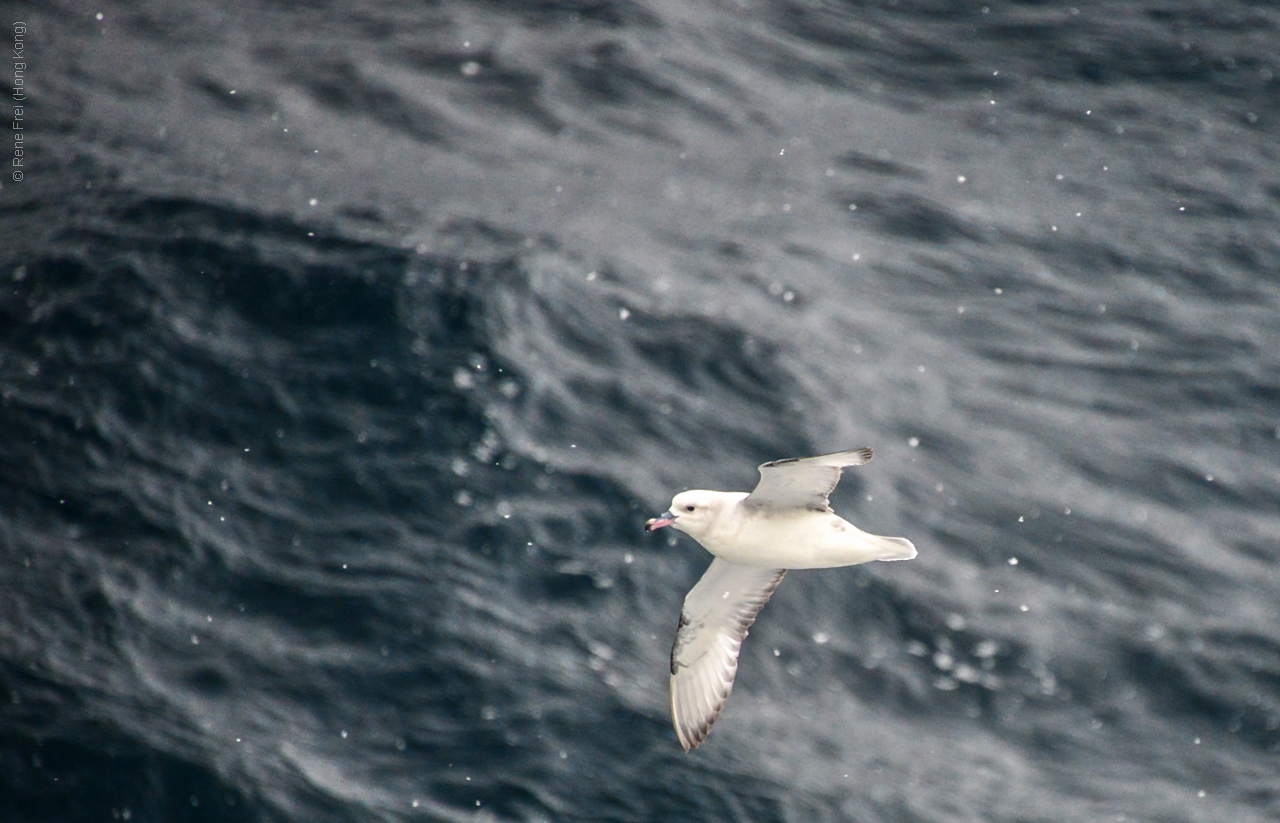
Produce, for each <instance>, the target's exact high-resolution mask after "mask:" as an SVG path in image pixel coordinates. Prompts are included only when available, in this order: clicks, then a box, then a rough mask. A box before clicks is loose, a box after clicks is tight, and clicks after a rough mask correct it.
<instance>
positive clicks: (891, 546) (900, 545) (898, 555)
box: [872, 535, 916, 560]
mask: <svg viewBox="0 0 1280 823" xmlns="http://www.w3.org/2000/svg"><path fill="white" fill-rule="evenodd" d="M872 537H874V538H875V543H876V560H910V559H911V558H913V557H915V556H916V547H915V546H914V545H912V543H911V541H910V540H908V539H907V538H905V537H881V536H880V535H872Z"/></svg>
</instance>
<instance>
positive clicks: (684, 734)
mask: <svg viewBox="0 0 1280 823" xmlns="http://www.w3.org/2000/svg"><path fill="white" fill-rule="evenodd" d="M786 573H787V570H786V569H757V568H753V567H751V566H740V565H738V564H737V563H730V562H728V561H726V560H721V559H720V558H718V557H717V558H716V559H715V560H712V561H711V566H710V567H709V568H708V569H707V571H706V573H705V574H703V575H702V579H701V580H699V581H698V583H697V585H695V586H694V587H693V589H692V590H690V592H689V594H688V596H686V597H685V599H684V608H683V609H682V610H681V612H680V627H679V629H678V630H677V631H676V641H675V644H674V645H673V646H672V647H671V717H672V719H673V720H674V722H675V726H676V736H678V737H679V738H680V745H682V746H684V749H685V751H688V750H690V749H693V748H696V747H697V746H698V744H699V743H701V742H702V741H703V740H705V739H706V737H707V734H708V733H710V731H711V725H712V724H713V723H715V722H716V718H717V717H719V716H720V710H721V709H722V708H724V703H725V701H726V700H728V699H729V692H731V691H733V678H734V675H736V674H737V673H738V650H739V649H740V648H741V647H742V641H743V640H744V639H745V638H746V636H747V629H749V628H750V627H751V624H752V623H754V622H755V621H756V615H757V614H759V613H760V610H761V609H762V608H764V604H765V603H768V602H769V596H770V595H772V594H773V590H774V589H776V588H777V587H778V584H779V583H780V582H782V576H783V575H784V574H786Z"/></svg>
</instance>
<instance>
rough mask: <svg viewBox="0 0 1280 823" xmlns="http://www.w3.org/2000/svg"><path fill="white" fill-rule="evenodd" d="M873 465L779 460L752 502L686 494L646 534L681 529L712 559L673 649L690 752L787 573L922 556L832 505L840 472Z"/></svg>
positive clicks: (847, 456) (679, 728)
mask: <svg viewBox="0 0 1280 823" xmlns="http://www.w3.org/2000/svg"><path fill="white" fill-rule="evenodd" d="M870 459H871V449H851V450H849V451H843V452H836V453H834V454H824V455H820V456H818V457H804V458H791V459H787V460H775V461H774V462H772V463H765V464H764V465H763V466H761V467H760V482H759V483H758V484H757V485H756V488H755V490H754V491H752V492H751V493H750V494H747V493H745V492H717V491H706V490H702V489H697V490H694V491H687V492H681V493H680V494H677V495H676V496H675V497H674V498H673V499H672V500H671V508H670V510H669V511H666V512H663V513H662V514H661V515H659V516H657V517H655V518H653V519H651V520H650V521H649V522H648V523H647V524H645V529H646V531H653V530H654V529H660V528H663V527H665V526H671V527H672V528H674V529H678V530H679V531H682V532H684V533H685V534H687V535H689V536H690V537H692V538H693V539H695V540H697V541H698V542H699V543H700V544H702V546H703V548H705V549H706V550H707V551H709V552H711V553H712V554H713V555H715V560H713V561H711V566H710V567H709V568H708V569H707V571H706V573H705V574H703V575H702V579H701V580H699V581H698V584H697V585H696V586H694V587H693V590H692V591H690V592H689V594H688V596H686V597H685V599H684V608H683V609H681V611H680V625H679V627H678V628H677V629H676V639H675V643H674V644H673V645H672V648H671V716H672V719H673V720H674V721H675V727H676V735H677V736H678V737H679V739H680V744H681V745H682V746H684V748H685V749H686V750H688V749H692V748H695V747H696V746H698V745H699V744H701V743H702V741H703V740H705V739H706V737H707V735H708V734H709V733H710V732H711V726H712V724H714V723H715V722H716V718H717V717H718V716H719V715H720V710H721V709H722V708H723V707H724V704H725V701H726V700H728V699H729V693H730V692H731V691H732V690H733V679H734V676H735V675H736V674H737V672H738V652H739V650H740V649H741V647H742V641H743V640H745V639H746V637H747V630H748V629H749V628H750V627H751V624H752V623H754V622H755V619H756V615H757V614H759V613H760V610H761V609H762V608H764V604H765V603H767V602H768V601H769V597H770V596H771V595H772V594H773V591H774V589H776V588H777V587H778V584H779V583H781V582H782V578H783V576H784V575H786V573H787V570H788V569H826V568H832V567H835V566H856V565H857V564H859V563H867V562H870V561H872V560H910V559H911V558H913V557H915V556H916V547H915V546H913V545H911V541H910V540H907V539H905V538H902V537H880V536H878V535H874V534H867V533H866V532H864V531H862V530H861V529H859V528H858V527H857V526H855V525H853V524H852V523H850V522H849V521H847V520H845V519H844V518H842V517H840V516H838V515H837V514H835V513H834V512H833V511H831V507H830V506H829V505H828V503H827V495H829V494H830V493H831V491H832V490H833V489H834V488H835V487H836V484H837V483H838V482H839V481H840V472H841V470H842V469H844V468H845V467H847V466H861V465H862V464H863V463H866V462H867V461H868V460H870Z"/></svg>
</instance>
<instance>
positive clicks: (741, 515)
mask: <svg viewBox="0 0 1280 823" xmlns="http://www.w3.org/2000/svg"><path fill="white" fill-rule="evenodd" d="M686 495H690V496H692V495H696V496H697V499H698V500H699V501H700V506H699V508H702V507H705V509H704V510H706V511H710V512H714V517H711V518H707V519H700V520H698V521H697V522H688V521H685V520H684V518H677V519H676V521H675V522H674V523H672V524H671V525H672V527H673V528H676V529H679V530H680V531H682V532H685V533H686V534H688V535H689V536H690V537H692V538H694V539H695V540H697V541H698V542H699V543H700V544H702V547H703V548H704V549H706V550H707V551H709V552H711V553H712V554H714V555H715V556H716V557H718V558H720V559H721V560H727V561H729V562H730V563H737V564H740V565H743V566H754V567H755V568H760V569H779V568H781V569H830V568H835V567H837V566H856V565H858V564H859V563H869V562H871V561H872V560H910V559H911V558H913V557H915V556H916V549H915V546H913V545H911V543H910V542H908V541H907V540H904V539H902V538H901V537H880V536H879V535H874V534H867V533H866V532H864V531H863V530H862V529H859V528H858V527H857V526H855V525H853V524H852V523H850V522H849V521H848V520H845V519H844V518H843V517H841V516H839V515H838V514H835V513H833V512H830V511H813V510H809V509H777V510H775V509H765V508H752V507H749V506H744V505H743V502H744V501H745V500H746V499H747V497H748V496H749V495H748V494H747V493H746V492H714V491H704V490H698V491H694V492H684V493H683V494H681V495H677V497H676V500H675V501H672V502H673V504H674V505H673V506H672V509H673V511H674V510H676V509H678V508H679V501H680V500H681V499H682V498H684V499H687V498H686Z"/></svg>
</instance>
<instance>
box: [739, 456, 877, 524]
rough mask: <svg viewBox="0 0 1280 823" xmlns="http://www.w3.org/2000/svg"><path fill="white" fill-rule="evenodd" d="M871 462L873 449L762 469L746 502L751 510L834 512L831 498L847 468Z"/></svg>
mask: <svg viewBox="0 0 1280 823" xmlns="http://www.w3.org/2000/svg"><path fill="white" fill-rule="evenodd" d="M870 459H871V449H850V450H849V451H843V452H836V453H835V454H823V455H819V456H818V457H791V458H788V459H786V460H775V461H773V462H772V463H765V464H764V465H763V466H761V467H760V482H759V483H757V484H756V488H755V490H754V491H753V492H751V494H750V495H749V496H748V497H747V499H746V500H744V501H742V505H744V506H747V507H748V508H770V509H790V508H796V509H811V510H814V511H831V507H830V506H828V505H827V495H829V494H831V491H832V490H833V489H834V488H835V487H836V484H837V483H839V482H840V470H841V469H842V468H844V467H845V466H861V465H862V464H863V463H866V462H867V461H868V460H870Z"/></svg>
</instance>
